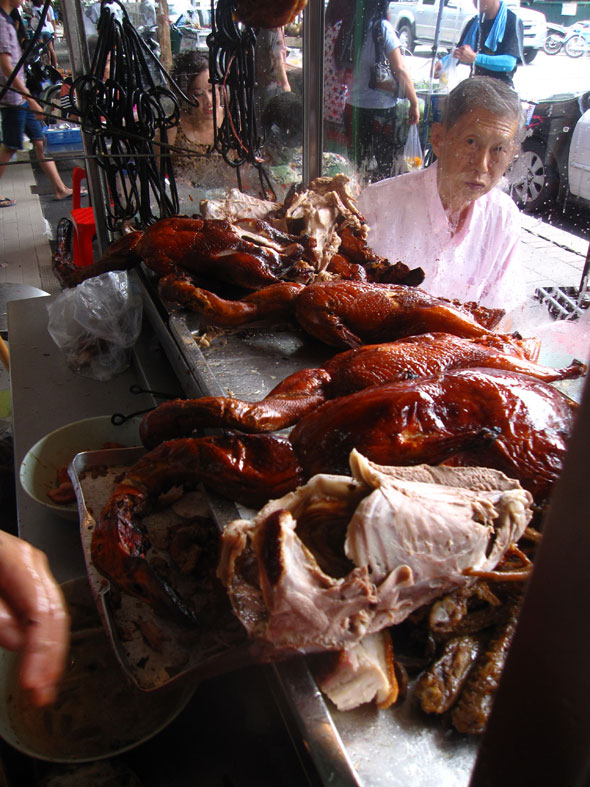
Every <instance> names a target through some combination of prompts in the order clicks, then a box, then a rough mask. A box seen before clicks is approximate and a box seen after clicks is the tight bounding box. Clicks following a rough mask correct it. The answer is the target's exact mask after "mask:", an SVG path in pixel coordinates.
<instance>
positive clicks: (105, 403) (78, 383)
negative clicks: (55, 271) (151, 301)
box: [8, 296, 176, 582]
mask: <svg viewBox="0 0 590 787" xmlns="http://www.w3.org/2000/svg"><path fill="white" fill-rule="evenodd" d="M55 297H56V296H47V297H42V298H32V299H25V300H18V301H11V302H10V303H9V304H8V334H9V346H10V367H11V368H10V382H11V394H12V420H13V433H14V459H15V471H16V485H17V489H16V495H17V509H18V530H19V535H20V536H21V537H22V538H24V539H25V540H26V541H30V542H31V543H32V544H34V545H35V546H37V547H39V549H42V550H43V551H44V552H46V553H47V555H48V558H49V563H50V566H51V569H52V571H53V573H54V574H55V576H56V578H57V579H58V581H60V582H63V581H65V580H67V579H71V578H72V577H75V576H80V575H82V574H85V573H86V568H85V564H84V559H83V556H82V549H81V546H80V533H79V529H78V527H77V525H76V524H75V523H73V522H71V521H67V520H65V519H62V518H61V517H59V516H57V515H55V514H52V513H51V512H50V511H48V510H47V509H45V508H44V507H43V506H41V505H40V504H39V503H36V502H35V501H34V500H32V499H31V498H30V497H29V496H28V495H27V494H26V493H25V491H24V490H23V489H22V487H21V485H20V483H19V481H18V470H19V468H20V464H21V461H22V459H23V457H24V455H25V454H26V452H27V451H28V450H29V448H31V446H33V445H34V444H35V443H36V442H37V440H39V439H41V438H42V437H43V436H44V435H46V434H48V433H49V432H51V431H53V430H54V429H58V428H59V427H61V426H64V425H65V424H67V423H70V422H71V421H77V420H79V419H82V418H90V417H92V416H95V415H110V414H112V413H114V412H123V413H131V412H133V411H136V410H139V409H142V408H146V407H151V406H152V405H153V403H154V399H153V397H151V396H149V395H147V394H141V395H134V394H131V393H130V391H129V388H130V386H131V385H133V384H134V383H138V382H140V383H141V382H142V381H141V379H140V377H139V376H138V373H137V371H136V370H135V369H128V370H126V371H125V372H124V373H123V374H121V375H119V376H118V377H115V378H114V379H113V380H109V381H107V382H97V381H96V380H91V379H90V378H87V377H82V376H81V375H79V374H77V373H76V372H73V371H72V370H71V369H69V367H68V366H67V364H66V362H65V359H64V355H63V353H62V352H61V350H60V349H59V348H58V347H57V345H56V344H55V343H54V341H53V339H52V338H51V336H50V335H49V333H48V332H47V320H48V314H47V304H48V303H50V302H51V301H52V300H54V298H55ZM172 379H173V378H172ZM174 388H176V384H174Z"/></svg>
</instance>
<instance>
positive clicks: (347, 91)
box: [324, 0, 409, 186]
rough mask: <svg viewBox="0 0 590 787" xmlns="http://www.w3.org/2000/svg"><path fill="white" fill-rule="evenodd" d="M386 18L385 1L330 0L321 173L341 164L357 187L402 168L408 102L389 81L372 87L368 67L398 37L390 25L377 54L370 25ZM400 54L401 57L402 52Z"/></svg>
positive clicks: (326, 37)
mask: <svg viewBox="0 0 590 787" xmlns="http://www.w3.org/2000/svg"><path fill="white" fill-rule="evenodd" d="M386 19H387V3H379V2H364V3H363V2H361V3H357V2H354V0H329V2H328V3H327V5H326V20H325V45H324V58H325V60H324V69H325V70H324V151H325V153H328V154H330V155H329V157H328V160H327V161H326V156H324V169H325V170H327V171H326V173H325V174H331V173H330V168H331V169H334V168H336V167H340V171H345V172H347V174H352V176H353V177H354V178H355V179H356V180H357V181H358V184H359V185H360V186H363V185H365V184H367V183H370V182H373V181H376V180H381V179H382V178H386V177H390V176H392V175H396V174H398V173H399V172H401V171H405V165H404V160H403V150H404V144H405V141H406V138H407V135H408V106H409V102H408V101H407V100H406V99H404V98H397V97H396V95H395V93H394V92H392V88H391V85H390V84H386V83H384V82H380V83H378V85H377V86H376V85H375V82H374V79H373V77H372V66H373V65H374V64H375V62H376V60H381V61H385V60H386V55H385V52H386V51H389V48H390V47H391V46H392V42H393V45H395V46H399V44H400V39H399V38H398V37H397V36H396V35H395V34H394V32H393V30H392V29H391V28H388V31H387V32H386V36H387V38H386V40H385V41H384V43H383V45H382V47H384V48H382V49H381V57H379V56H377V57H376V47H375V43H374V35H375V32H374V30H375V23H376V22H377V21H378V20H386ZM402 57H403V55H402Z"/></svg>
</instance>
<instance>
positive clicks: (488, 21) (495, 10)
mask: <svg viewBox="0 0 590 787" xmlns="http://www.w3.org/2000/svg"><path fill="white" fill-rule="evenodd" d="M479 11H480V13H479V14H478V15H477V16H474V17H473V19H472V20H471V21H470V22H469V24H468V25H467V27H466V28H465V30H464V31H463V34H462V36H461V38H460V39H459V44H458V46H457V48H456V49H455V53H454V57H455V58H456V59H457V60H458V61H459V62H460V63H464V64H466V65H470V66H471V73H472V75H474V76H486V77H494V78H496V79H501V80H502V81H503V82H506V83H507V84H509V85H510V86H511V87H513V81H512V79H513V77H514V74H515V72H516V67H517V66H518V64H519V63H524V54H523V35H524V33H523V24H522V19H519V17H517V16H516V14H515V13H514V11H511V10H510V9H509V8H508V7H507V6H506V3H505V2H504V0H479Z"/></svg>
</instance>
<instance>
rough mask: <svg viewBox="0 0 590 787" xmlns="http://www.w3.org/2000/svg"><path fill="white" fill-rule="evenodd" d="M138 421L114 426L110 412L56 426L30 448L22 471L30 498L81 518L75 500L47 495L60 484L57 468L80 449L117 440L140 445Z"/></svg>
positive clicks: (68, 516) (67, 461) (24, 486)
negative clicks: (63, 499)
mask: <svg viewBox="0 0 590 787" xmlns="http://www.w3.org/2000/svg"><path fill="white" fill-rule="evenodd" d="M139 423H140V419H139V418H132V419H130V420H128V421H126V422H125V423H123V424H121V425H120V426H115V425H114V424H113V423H111V416H110V415H99V416H97V417H95V418H84V419H83V420H81V421H73V422H72V423H70V424H66V425H65V426H62V427H61V428H59V429H55V430H54V431H53V432H50V433H49V434H47V435H45V437H42V438H41V440H38V441H37V442H36V443H35V445H34V446H32V447H31V448H30V449H29V451H27V453H26V455H25V457H24V459H23V460H22V462H21V466H20V473H19V477H20V483H21V486H22V488H23V489H24V490H25V492H26V493H27V494H28V495H29V497H31V498H32V499H33V500H35V501H36V502H37V503H40V504H41V505H42V506H45V508H48V509H50V510H51V511H53V512H54V513H55V514H58V515H59V516H61V517H63V518H65V519H74V520H78V505H77V503H76V502H72V503H55V502H54V501H53V500H52V499H51V498H50V497H49V495H48V492H49V491H50V490H52V489H55V488H56V486H57V472H58V470H59V469H60V468H62V467H64V466H68V465H69V464H70V462H71V461H72V459H73V458H74V457H75V456H76V454H78V453H80V452H81V451H96V450H99V449H101V448H103V447H104V445H105V443H118V444H119V445H122V446H125V447H126V448H128V447H131V446H135V445H141V440H140V439H139Z"/></svg>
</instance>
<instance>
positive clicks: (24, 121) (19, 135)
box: [0, 0, 72, 208]
mask: <svg viewBox="0 0 590 787" xmlns="http://www.w3.org/2000/svg"><path fill="white" fill-rule="evenodd" d="M21 3H22V0H0V112H1V116H2V145H1V146H0V178H2V175H3V174H4V172H5V170H6V164H8V162H9V161H10V160H11V159H12V158H13V156H14V155H15V153H16V151H17V150H21V149H22V146H23V135H24V134H26V135H27V136H28V138H29V139H30V140H31V142H32V143H33V148H34V150H35V153H36V155H37V159H38V160H39V164H40V166H41V169H42V170H43V172H44V173H45V174H46V175H47V177H48V178H49V180H50V182H51V185H52V187H53V192H54V195H55V199H58V200H62V199H66V197H70V196H71V195H72V189H70V188H68V187H67V186H66V184H65V183H64V182H63V180H62V179H61V176H60V174H59V172H58V171H57V167H56V165H55V162H54V161H49V160H47V159H46V158H45V154H44V153H43V127H42V125H41V123H40V118H42V117H43V110H42V108H41V106H40V105H39V104H38V102H37V101H36V100H35V99H34V98H33V96H31V94H30V93H29V91H28V90H27V87H26V85H25V83H24V79H23V70H22V68H21V69H19V71H18V73H17V74H16V76H15V77H14V79H13V81H12V83H11V87H10V88H9V89H6V84H7V82H8V80H9V79H10V78H11V76H12V73H13V70H14V68H15V66H16V65H17V63H18V61H19V60H20V57H21V48H20V45H19V43H18V38H17V33H16V28H15V24H14V20H13V19H12V17H11V15H10V14H11V11H12V10H13V9H14V8H19V7H20V5H21ZM14 204H15V200H12V199H10V198H9V197H0V208H9V207H11V206H13V205H14Z"/></svg>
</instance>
